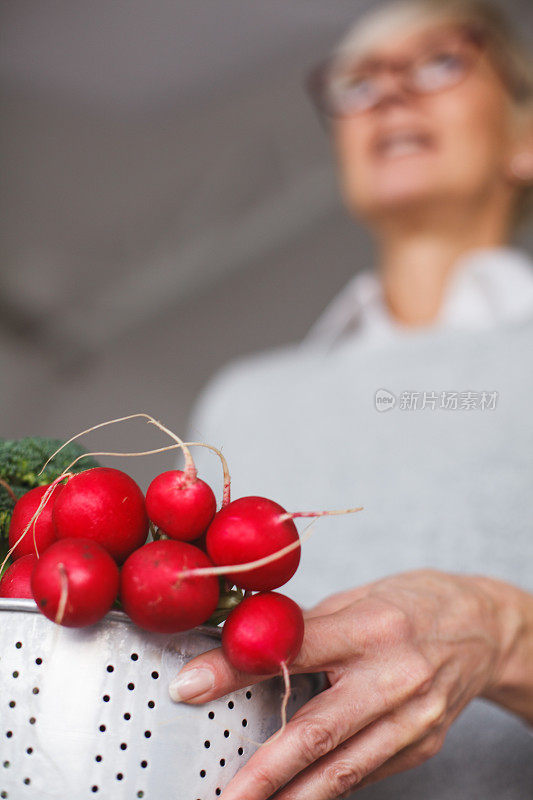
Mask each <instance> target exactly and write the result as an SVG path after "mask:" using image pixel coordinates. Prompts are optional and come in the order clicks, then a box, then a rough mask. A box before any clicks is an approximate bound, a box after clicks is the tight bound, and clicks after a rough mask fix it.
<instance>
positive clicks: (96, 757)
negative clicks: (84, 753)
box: [94, 755, 102, 763]
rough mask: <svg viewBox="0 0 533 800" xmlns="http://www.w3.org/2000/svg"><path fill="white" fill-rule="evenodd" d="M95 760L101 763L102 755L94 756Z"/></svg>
mask: <svg viewBox="0 0 533 800" xmlns="http://www.w3.org/2000/svg"><path fill="white" fill-rule="evenodd" d="M94 760H95V761H98V763H100V761H101V760H102V756H100V755H98V756H95V757H94Z"/></svg>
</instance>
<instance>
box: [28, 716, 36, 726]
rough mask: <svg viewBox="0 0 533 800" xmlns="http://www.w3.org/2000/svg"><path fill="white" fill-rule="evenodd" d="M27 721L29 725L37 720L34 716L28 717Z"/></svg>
mask: <svg viewBox="0 0 533 800" xmlns="http://www.w3.org/2000/svg"><path fill="white" fill-rule="evenodd" d="M28 722H29V723H30V725H35V723H36V722H37V720H36V719H35V717H30V718H29V720H28Z"/></svg>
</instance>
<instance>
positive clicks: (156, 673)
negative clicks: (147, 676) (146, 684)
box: [152, 669, 159, 681]
mask: <svg viewBox="0 0 533 800" xmlns="http://www.w3.org/2000/svg"><path fill="white" fill-rule="evenodd" d="M152 678H153V679H154V681H156V680H157V679H158V678H159V672H158V671H157V670H155V669H154V671H153V672H152Z"/></svg>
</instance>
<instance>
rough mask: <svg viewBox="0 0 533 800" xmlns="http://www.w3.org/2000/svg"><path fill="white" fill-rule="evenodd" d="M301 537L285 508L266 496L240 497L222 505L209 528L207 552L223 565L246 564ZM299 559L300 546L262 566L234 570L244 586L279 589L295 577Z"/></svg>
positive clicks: (231, 575)
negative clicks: (245, 569) (238, 570)
mask: <svg viewBox="0 0 533 800" xmlns="http://www.w3.org/2000/svg"><path fill="white" fill-rule="evenodd" d="M298 539H299V537H298V531H297V529H296V525H295V524H294V522H293V521H292V519H291V515H290V514H288V513H287V512H286V511H285V509H284V508H282V507H281V506H280V505H278V503H274V502H273V501H272V500H267V499H266V498H265V497H240V498H239V499H238V500H234V501H233V502H232V503H229V504H228V505H227V506H226V507H225V508H222V509H221V510H220V511H219V512H218V514H216V515H215V518H214V520H213V522H212V523H211V525H210V526H209V528H208V530H207V552H208V554H209V557H210V558H211V559H212V561H213V562H214V563H215V564H217V565H218V566H221V567H224V566H228V565H234V564H247V563H248V562H250V561H258V560H259V559H260V558H264V557H266V556H270V555H272V554H273V553H276V552H277V551H278V550H281V549H282V548H284V547H286V546H287V545H290V544H293V543H294V542H297V541H298ZM299 563H300V547H296V548H295V549H294V550H292V551H291V552H290V553H287V554H286V555H284V556H281V557H280V558H278V559H276V560H273V561H272V562H271V563H269V564H265V565H264V566H262V567H257V568H255V569H252V570H249V571H247V572H239V573H231V572H228V574H227V577H228V579H229V580H230V581H232V582H233V583H235V584H236V585H237V586H240V587H242V588H243V589H248V590H251V591H266V590H269V589H277V588H278V587H279V586H282V585H283V584H284V583H287V581H288V580H289V579H290V578H292V576H293V575H294V573H295V572H296V570H297V568H298V564H299Z"/></svg>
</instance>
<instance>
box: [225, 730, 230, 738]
mask: <svg viewBox="0 0 533 800" xmlns="http://www.w3.org/2000/svg"><path fill="white" fill-rule="evenodd" d="M228 736H229V731H228V730H225V731H224V738H225V739H227V738H228Z"/></svg>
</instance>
